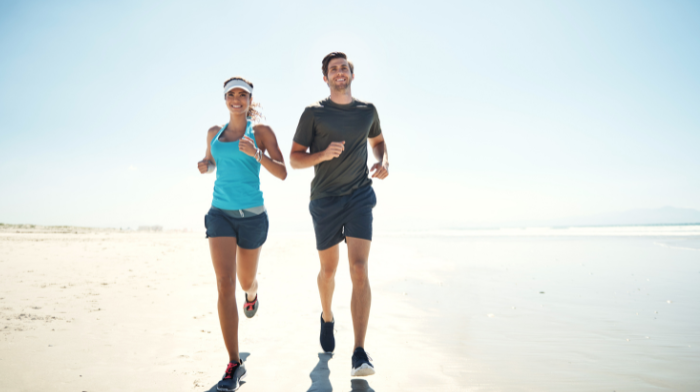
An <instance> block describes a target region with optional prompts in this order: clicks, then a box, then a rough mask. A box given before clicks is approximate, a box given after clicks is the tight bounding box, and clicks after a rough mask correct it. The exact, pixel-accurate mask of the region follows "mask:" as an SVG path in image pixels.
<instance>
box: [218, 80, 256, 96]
mask: <svg viewBox="0 0 700 392" xmlns="http://www.w3.org/2000/svg"><path fill="white" fill-rule="evenodd" d="M234 88H240V89H243V90H245V91H247V92H248V94H253V86H251V85H249V84H248V83H246V82H244V81H242V80H239V79H234V80H231V81H230V82H228V83H226V86H224V96H226V93H227V92H229V91H231V90H233V89H234Z"/></svg>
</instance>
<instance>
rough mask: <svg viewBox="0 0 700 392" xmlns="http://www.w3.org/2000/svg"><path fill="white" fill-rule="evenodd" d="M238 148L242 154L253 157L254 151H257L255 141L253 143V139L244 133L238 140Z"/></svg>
mask: <svg viewBox="0 0 700 392" xmlns="http://www.w3.org/2000/svg"><path fill="white" fill-rule="evenodd" d="M238 149H239V150H241V151H242V152H243V153H244V154H246V155H250V156H251V157H254V156H255V153H256V152H257V151H258V149H257V148H255V143H253V139H251V138H249V137H248V136H246V135H243V137H242V138H241V140H239V141H238Z"/></svg>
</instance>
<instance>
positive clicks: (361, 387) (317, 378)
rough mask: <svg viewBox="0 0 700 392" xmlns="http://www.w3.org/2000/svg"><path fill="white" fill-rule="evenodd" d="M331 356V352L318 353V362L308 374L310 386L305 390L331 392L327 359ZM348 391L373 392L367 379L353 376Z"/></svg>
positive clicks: (308, 391) (309, 391)
mask: <svg viewBox="0 0 700 392" xmlns="http://www.w3.org/2000/svg"><path fill="white" fill-rule="evenodd" d="M331 358H333V354H326V353H319V354H318V363H317V364H316V366H315V367H314V369H313V370H312V371H311V374H309V377H311V386H310V387H309V389H308V390H307V391H306V392H332V391H333V385H331V380H330V375H331V370H330V368H328V361H330V360H331ZM350 388H351V389H350V392H374V389H372V388H371V387H370V386H369V383H368V382H367V380H364V379H359V378H354V379H351V380H350Z"/></svg>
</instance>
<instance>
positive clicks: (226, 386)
mask: <svg viewBox="0 0 700 392" xmlns="http://www.w3.org/2000/svg"><path fill="white" fill-rule="evenodd" d="M243 377H245V365H243V361H241V362H240V363H236V362H229V363H228V365H227V366H226V373H224V378H222V379H221V381H219V383H218V384H216V390H217V391H220V392H233V391H235V390H237V389H238V388H240V386H241V379H242V378H243Z"/></svg>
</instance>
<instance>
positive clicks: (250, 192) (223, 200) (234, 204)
mask: <svg viewBox="0 0 700 392" xmlns="http://www.w3.org/2000/svg"><path fill="white" fill-rule="evenodd" d="M227 127H228V124H226V125H224V127H223V128H222V129H221V131H219V133H217V134H216V137H215V138H214V140H212V141H211V155H212V156H213V157H214V161H215V162H216V182H214V200H212V202H211V205H213V206H214V207H216V208H220V209H222V210H243V209H246V208H253V207H258V206H262V205H264V204H265V201H264V200H263V194H262V191H261V190H260V164H259V163H258V162H257V161H256V160H255V158H253V157H251V156H250V155H246V154H245V153H244V152H242V151H240V150H239V149H238V140H236V141H235V142H222V141H220V140H219V137H220V136H221V134H222V133H224V131H225V130H226V128H227ZM245 135H246V136H248V137H249V138H251V139H253V143H254V144H255V147H256V148H257V147H258V144H257V143H256V142H255V135H254V134H253V125H252V123H251V122H250V120H248V124H247V125H246V128H245Z"/></svg>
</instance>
